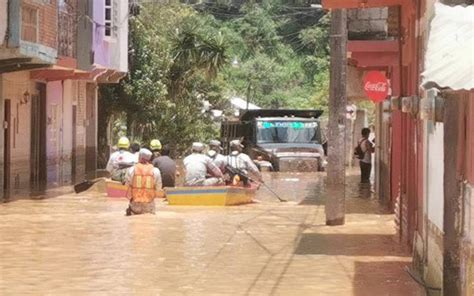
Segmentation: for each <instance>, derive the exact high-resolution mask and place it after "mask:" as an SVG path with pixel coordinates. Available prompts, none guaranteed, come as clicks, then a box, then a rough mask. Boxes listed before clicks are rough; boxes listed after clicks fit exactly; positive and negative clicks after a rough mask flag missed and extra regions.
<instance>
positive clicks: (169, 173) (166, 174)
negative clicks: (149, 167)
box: [153, 145, 178, 188]
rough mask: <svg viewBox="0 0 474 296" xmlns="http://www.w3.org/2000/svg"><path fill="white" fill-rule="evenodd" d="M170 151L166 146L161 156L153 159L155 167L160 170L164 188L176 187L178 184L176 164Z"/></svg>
mask: <svg viewBox="0 0 474 296" xmlns="http://www.w3.org/2000/svg"><path fill="white" fill-rule="evenodd" d="M169 155H170V149H169V148H168V145H164V146H163V148H162V149H161V155H160V156H158V157H157V158H155V159H153V166H154V167H155V168H158V169H159V170H160V173H161V181H162V186H163V188H165V187H174V186H175V184H176V176H177V175H178V174H177V172H176V162H175V161H174V160H173V159H172V158H171V157H170V156H169Z"/></svg>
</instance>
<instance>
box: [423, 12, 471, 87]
mask: <svg viewBox="0 0 474 296" xmlns="http://www.w3.org/2000/svg"><path fill="white" fill-rule="evenodd" d="M429 34H430V35H429V39H428V46H427V51H426V55H425V70H424V71H423V73H422V74H421V75H422V77H423V81H422V87H423V88H425V89H429V88H433V87H437V88H448V89H451V90H474V6H472V5H471V6H447V5H443V4H441V3H436V4H435V16H434V18H433V20H432V21H431V25H430V33H429Z"/></svg>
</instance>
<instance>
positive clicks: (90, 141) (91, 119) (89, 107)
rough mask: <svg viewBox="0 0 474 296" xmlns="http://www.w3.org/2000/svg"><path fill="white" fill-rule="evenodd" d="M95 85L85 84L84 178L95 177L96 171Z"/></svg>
mask: <svg viewBox="0 0 474 296" xmlns="http://www.w3.org/2000/svg"><path fill="white" fill-rule="evenodd" d="M96 89H97V87H96V85H95V84H93V83H87V86H86V123H87V126H86V176H87V178H88V179H94V178H95V177H96V170H97V105H96V102H97V101H96Z"/></svg>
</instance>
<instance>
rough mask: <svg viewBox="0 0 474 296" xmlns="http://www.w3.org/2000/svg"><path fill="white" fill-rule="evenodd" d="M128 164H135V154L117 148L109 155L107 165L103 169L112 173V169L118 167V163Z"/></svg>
mask: <svg viewBox="0 0 474 296" xmlns="http://www.w3.org/2000/svg"><path fill="white" fill-rule="evenodd" d="M128 164H130V165H133V164H135V155H133V154H132V153H130V152H128V151H125V150H119V151H115V152H114V153H112V155H110V158H109V162H107V167H106V168H105V169H106V170H107V171H108V172H109V173H112V172H113V171H115V170H117V169H119V168H120V165H128Z"/></svg>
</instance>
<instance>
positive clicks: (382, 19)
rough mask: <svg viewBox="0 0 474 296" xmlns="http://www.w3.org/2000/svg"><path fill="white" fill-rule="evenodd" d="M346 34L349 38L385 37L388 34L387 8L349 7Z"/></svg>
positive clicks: (372, 38) (368, 38) (370, 38)
mask: <svg viewBox="0 0 474 296" xmlns="http://www.w3.org/2000/svg"><path fill="white" fill-rule="evenodd" d="M347 17H348V30H349V32H348V34H349V39H350V40H374V39H386V38H387V36H388V25H387V18H388V8H386V7H385V8H361V9H350V10H349V11H348V14H347Z"/></svg>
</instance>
